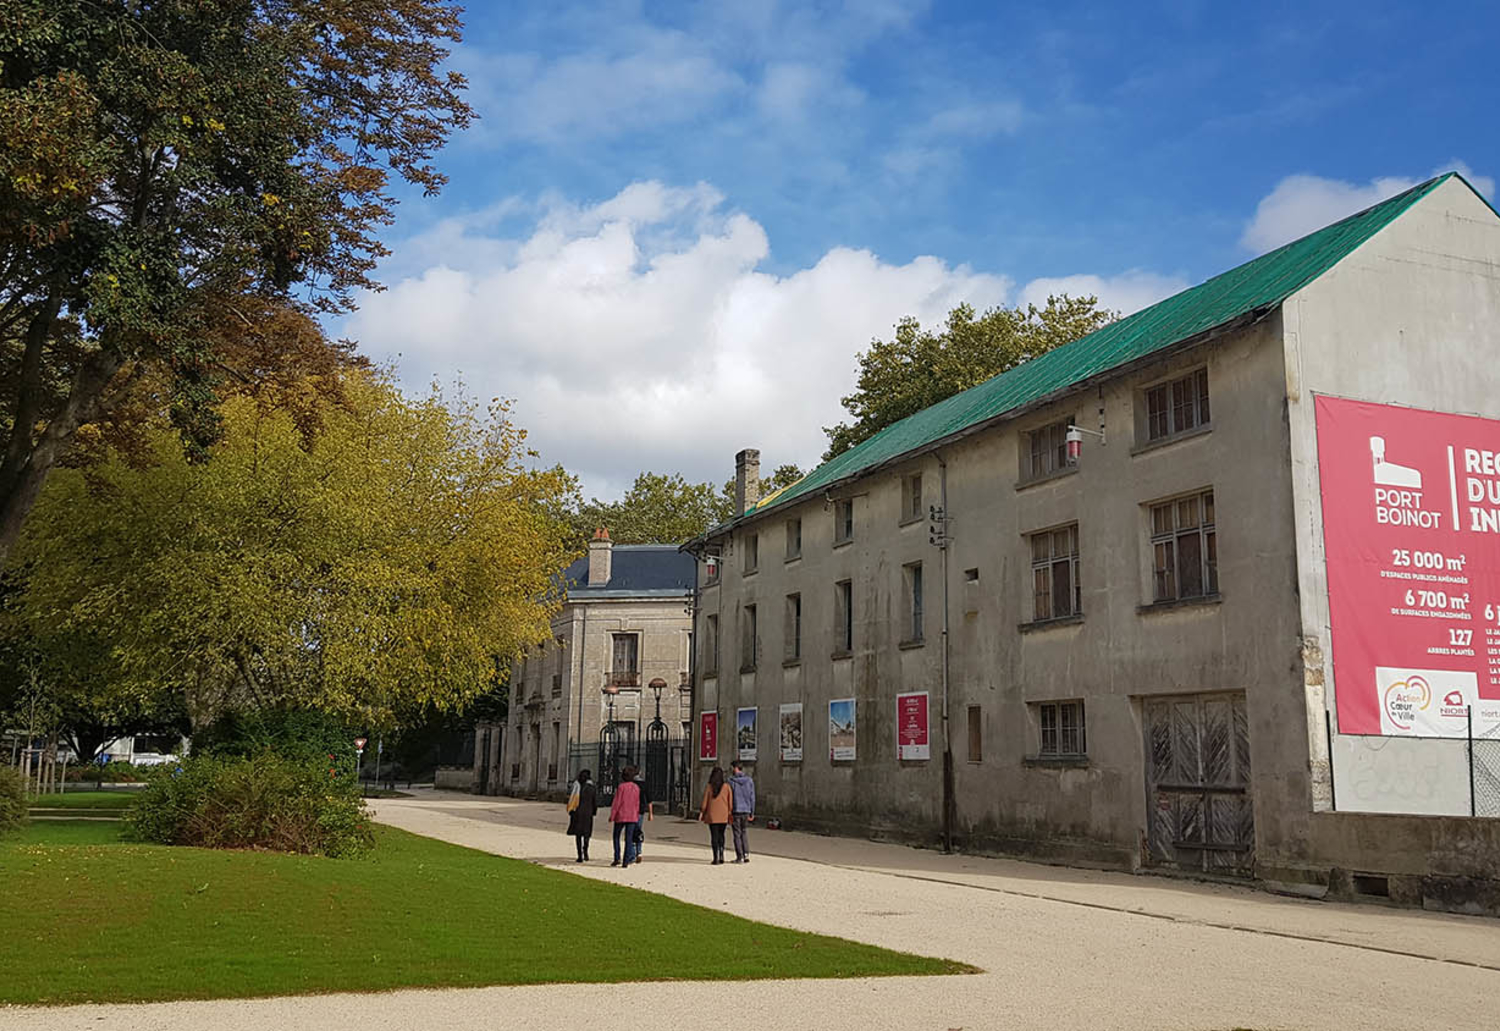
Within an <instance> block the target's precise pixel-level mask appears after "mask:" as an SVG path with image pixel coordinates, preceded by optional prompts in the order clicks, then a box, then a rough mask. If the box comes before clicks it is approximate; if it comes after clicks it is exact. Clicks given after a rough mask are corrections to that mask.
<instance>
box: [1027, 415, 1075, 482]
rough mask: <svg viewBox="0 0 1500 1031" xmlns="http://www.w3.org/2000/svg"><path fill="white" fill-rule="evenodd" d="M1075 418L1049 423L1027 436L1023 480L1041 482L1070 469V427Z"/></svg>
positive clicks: (1070, 417) (1069, 417)
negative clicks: (1058, 472) (1056, 473)
mask: <svg viewBox="0 0 1500 1031" xmlns="http://www.w3.org/2000/svg"><path fill="white" fill-rule="evenodd" d="M1071 425H1073V417H1072V416H1068V418H1066V419H1060V420H1059V421H1057V422H1054V423H1049V424H1048V425H1046V426H1043V427H1042V428H1041V429H1038V430H1033V431H1032V432H1030V433H1028V434H1026V438H1025V443H1026V445H1027V446H1026V449H1025V451H1024V452H1023V453H1022V465H1021V479H1022V481H1023V482H1024V481H1026V480H1039V479H1041V478H1042V477H1044V476H1050V475H1052V474H1053V473H1055V472H1057V471H1058V470H1060V469H1066V468H1067V467H1068V464H1069V463H1068V427H1069V426H1071Z"/></svg>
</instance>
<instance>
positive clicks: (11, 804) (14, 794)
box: [0, 766, 31, 834]
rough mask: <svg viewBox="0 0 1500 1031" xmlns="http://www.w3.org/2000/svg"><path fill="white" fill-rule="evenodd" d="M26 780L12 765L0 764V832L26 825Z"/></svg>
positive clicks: (27, 817)
mask: <svg viewBox="0 0 1500 1031" xmlns="http://www.w3.org/2000/svg"><path fill="white" fill-rule="evenodd" d="M30 821H31V817H30V815H29V814H28V813H27V811H26V781H25V779H24V778H22V776H21V771H20V770H18V769H16V768H15V767H14V766H0V834H5V833H8V832H10V831H13V830H17V829H18V828H21V827H24V826H26V824H27V823H29V822H30Z"/></svg>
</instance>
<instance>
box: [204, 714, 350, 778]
mask: <svg viewBox="0 0 1500 1031" xmlns="http://www.w3.org/2000/svg"><path fill="white" fill-rule="evenodd" d="M354 737H355V735H354V732H353V731H352V730H350V729H349V728H348V727H347V726H345V725H344V724H343V722H341V721H340V720H338V719H336V718H334V717H332V716H329V715H327V714H326V713H321V712H311V711H307V710H303V709H246V710H239V711H231V712H226V713H224V714H223V715H221V716H220V717H219V718H218V719H216V720H214V722H213V723H211V724H209V725H208V726H207V727H204V728H203V729H202V730H200V731H198V732H197V733H196V734H194V735H193V754H194V755H216V756H220V757H221V758H222V757H226V756H239V757H241V758H249V757H251V756H255V755H260V754H261V753H262V752H275V753H276V754H277V755H280V756H281V757H282V758H284V759H290V760H292V761H294V762H313V763H319V764H323V765H328V766H332V767H333V768H334V769H335V770H337V771H338V773H339V775H340V776H344V775H345V774H350V773H352V772H353V771H354V765H355V751H354Z"/></svg>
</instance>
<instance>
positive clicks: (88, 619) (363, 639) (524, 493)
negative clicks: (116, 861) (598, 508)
mask: <svg viewBox="0 0 1500 1031" xmlns="http://www.w3.org/2000/svg"><path fill="white" fill-rule="evenodd" d="M346 376H347V383H346V385H345V387H344V389H343V390H342V392H341V396H340V399H339V400H338V401H337V402H334V401H332V400H329V401H327V402H325V403H324V404H323V406H322V409H321V411H320V412H319V418H318V428H317V432H316V433H315V434H313V435H308V434H307V433H306V432H305V431H304V428H303V427H302V426H300V425H299V424H298V420H297V418H295V414H296V413H294V412H291V411H288V410H287V409H285V408H282V407H277V406H274V405H271V404H268V403H267V402H266V400H265V399H262V398H256V397H251V396H239V397H235V398H232V399H230V400H228V401H226V402H224V403H223V404H222V405H221V406H220V409H219V415H220V419H221V429H220V436H219V439H218V441H217V442H216V443H215V444H213V445H212V446H211V447H210V448H209V450H208V453H207V455H206V456H205V459H206V460H192V459H191V458H190V456H189V455H188V454H187V453H186V452H185V451H184V450H183V448H182V446H181V443H180V440H179V438H178V436H177V435H176V433H175V432H174V431H172V430H171V429H170V428H169V427H165V426H162V427H159V428H157V429H156V430H154V431H153V432H152V433H151V442H152V444H153V449H154V450H153V453H152V455H151V460H150V461H149V462H145V463H142V462H135V461H125V460H122V459H121V458H119V457H118V456H113V457H110V458H108V459H106V460H103V461H99V462H96V463H93V464H90V465H88V466H86V467H83V468H71V467H69V468H61V469H58V470H56V471H55V472H54V474H53V476H52V478H51V480H50V481H49V483H48V485H47V488H46V490H45V491H44V492H43V494H42V497H41V499H40V500H39V502H38V504H37V508H36V513H35V516H34V517H33V518H32V519H30V520H28V521H27V524H26V528H25V530H24V532H23V534H22V536H21V539H20V541H19V542H18V544H17V547H16V549H15V553H14V555H13V560H14V561H13V570H14V574H15V577H16V582H17V583H18V584H19V586H20V590H19V593H18V594H17V595H15V596H13V598H12V605H11V611H12V616H13V618H17V619H20V620H22V621H23V627H24V629H26V630H28V631H30V632H31V633H32V634H33V635H34V637H35V639H36V640H37V641H38V643H39V645H45V643H46V642H47V641H49V640H53V639H56V638H58V637H59V636H62V635H66V636H67V637H69V638H70V639H72V640H74V641H85V642H87V641H100V642H108V647H107V653H106V654H104V655H96V656H93V657H91V659H90V665H89V670H90V672H91V674H93V675H94V676H95V677H96V678H97V682H99V683H101V684H104V685H107V688H108V694H109V697H107V698H104V699H101V703H100V707H101V708H112V709H114V710H126V709H128V708H129V707H130V706H131V705H135V706H137V707H140V708H145V709H151V708H159V707H156V706H152V705H151V704H150V703H151V701H152V700H153V699H155V698H157V697H159V696H160V695H161V694H162V693H168V694H171V693H175V694H178V695H180V696H181V697H183V698H185V699H187V702H188V709H189V711H190V712H191V714H192V716H193V718H194V721H195V723H197V724H200V725H201V724H202V723H205V722H211V721H212V719H213V717H214V716H215V715H217V714H218V713H221V712H224V711H227V710H232V709H239V708H266V707H282V708H291V709H318V710H321V711H324V712H326V713H330V714H333V715H336V716H340V717H343V718H346V719H347V720H348V721H349V722H350V723H351V724H353V725H357V726H375V727H381V726H384V727H389V726H392V725H394V724H395V723H397V722H399V718H400V717H401V716H402V715H404V714H407V713H411V712H415V711H420V710H439V711H447V710H452V709H456V708H461V707H462V706H464V705H465V704H467V703H468V702H470V701H472V700H473V699H475V698H478V697H480V696H481V695H484V694H486V693H487V692H490V691H492V690H493V689H494V686H495V669H496V657H497V656H499V657H508V656H510V655H513V654H516V653H517V652H518V651H519V650H520V649H521V648H522V647H523V646H525V645H526V644H528V643H532V642H535V641H538V640H542V639H544V638H546V637H547V636H548V635H549V632H550V631H549V625H550V618H551V615H552V614H553V613H554V612H555V611H556V609H557V606H558V604H559V598H558V584H557V571H558V570H559V569H561V568H563V567H564V566H565V565H566V564H567V563H568V562H569V561H571V559H572V558H573V557H574V556H575V555H576V554H577V553H578V552H577V551H576V550H575V549H574V545H573V543H572V541H571V538H570V532H569V528H568V527H567V526H566V525H564V524H562V523H560V522H559V521H557V520H555V519H553V518H551V517H549V516H548V515H547V512H548V511H549V510H552V509H555V507H556V503H557V498H558V495H559V494H560V493H561V492H563V491H565V490H566V489H567V483H566V481H565V478H564V477H561V476H559V475H558V474H557V473H556V472H555V471H541V472H538V471H535V470H533V469H531V468H530V463H531V461H532V458H533V455H532V453H531V452H530V451H528V450H527V448H526V445H525V442H524V438H525V434H524V431H522V430H519V429H517V428H516V427H514V426H513V425H512V424H511V423H510V422H509V420H508V418H507V413H506V410H505V408H504V407H503V406H496V407H493V408H491V409H490V410H489V411H488V412H484V411H480V410H477V409H475V408H474V406H472V405H471V404H467V403H449V402H445V401H444V399H443V398H441V397H439V396H435V395H434V396H431V397H427V398H424V399H419V400H411V399H407V398H405V397H404V396H403V395H402V394H401V393H400V392H399V391H398V390H396V389H395V388H394V387H393V386H391V385H390V384H388V383H386V382H384V381H383V380H381V379H380V378H379V377H377V376H375V375H373V374H370V373H365V372H360V371H354V372H350V373H347V374H346ZM61 646H65V642H64V644H63V645H60V647H61Z"/></svg>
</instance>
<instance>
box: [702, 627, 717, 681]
mask: <svg viewBox="0 0 1500 1031" xmlns="http://www.w3.org/2000/svg"><path fill="white" fill-rule="evenodd" d="M706 623H707V627H708V647H707V648H706V649H705V651H704V655H703V665H704V667H705V669H704V670H703V672H705V673H717V672H719V617H718V616H717V615H713V616H709V617H708V619H707V620H706Z"/></svg>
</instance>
